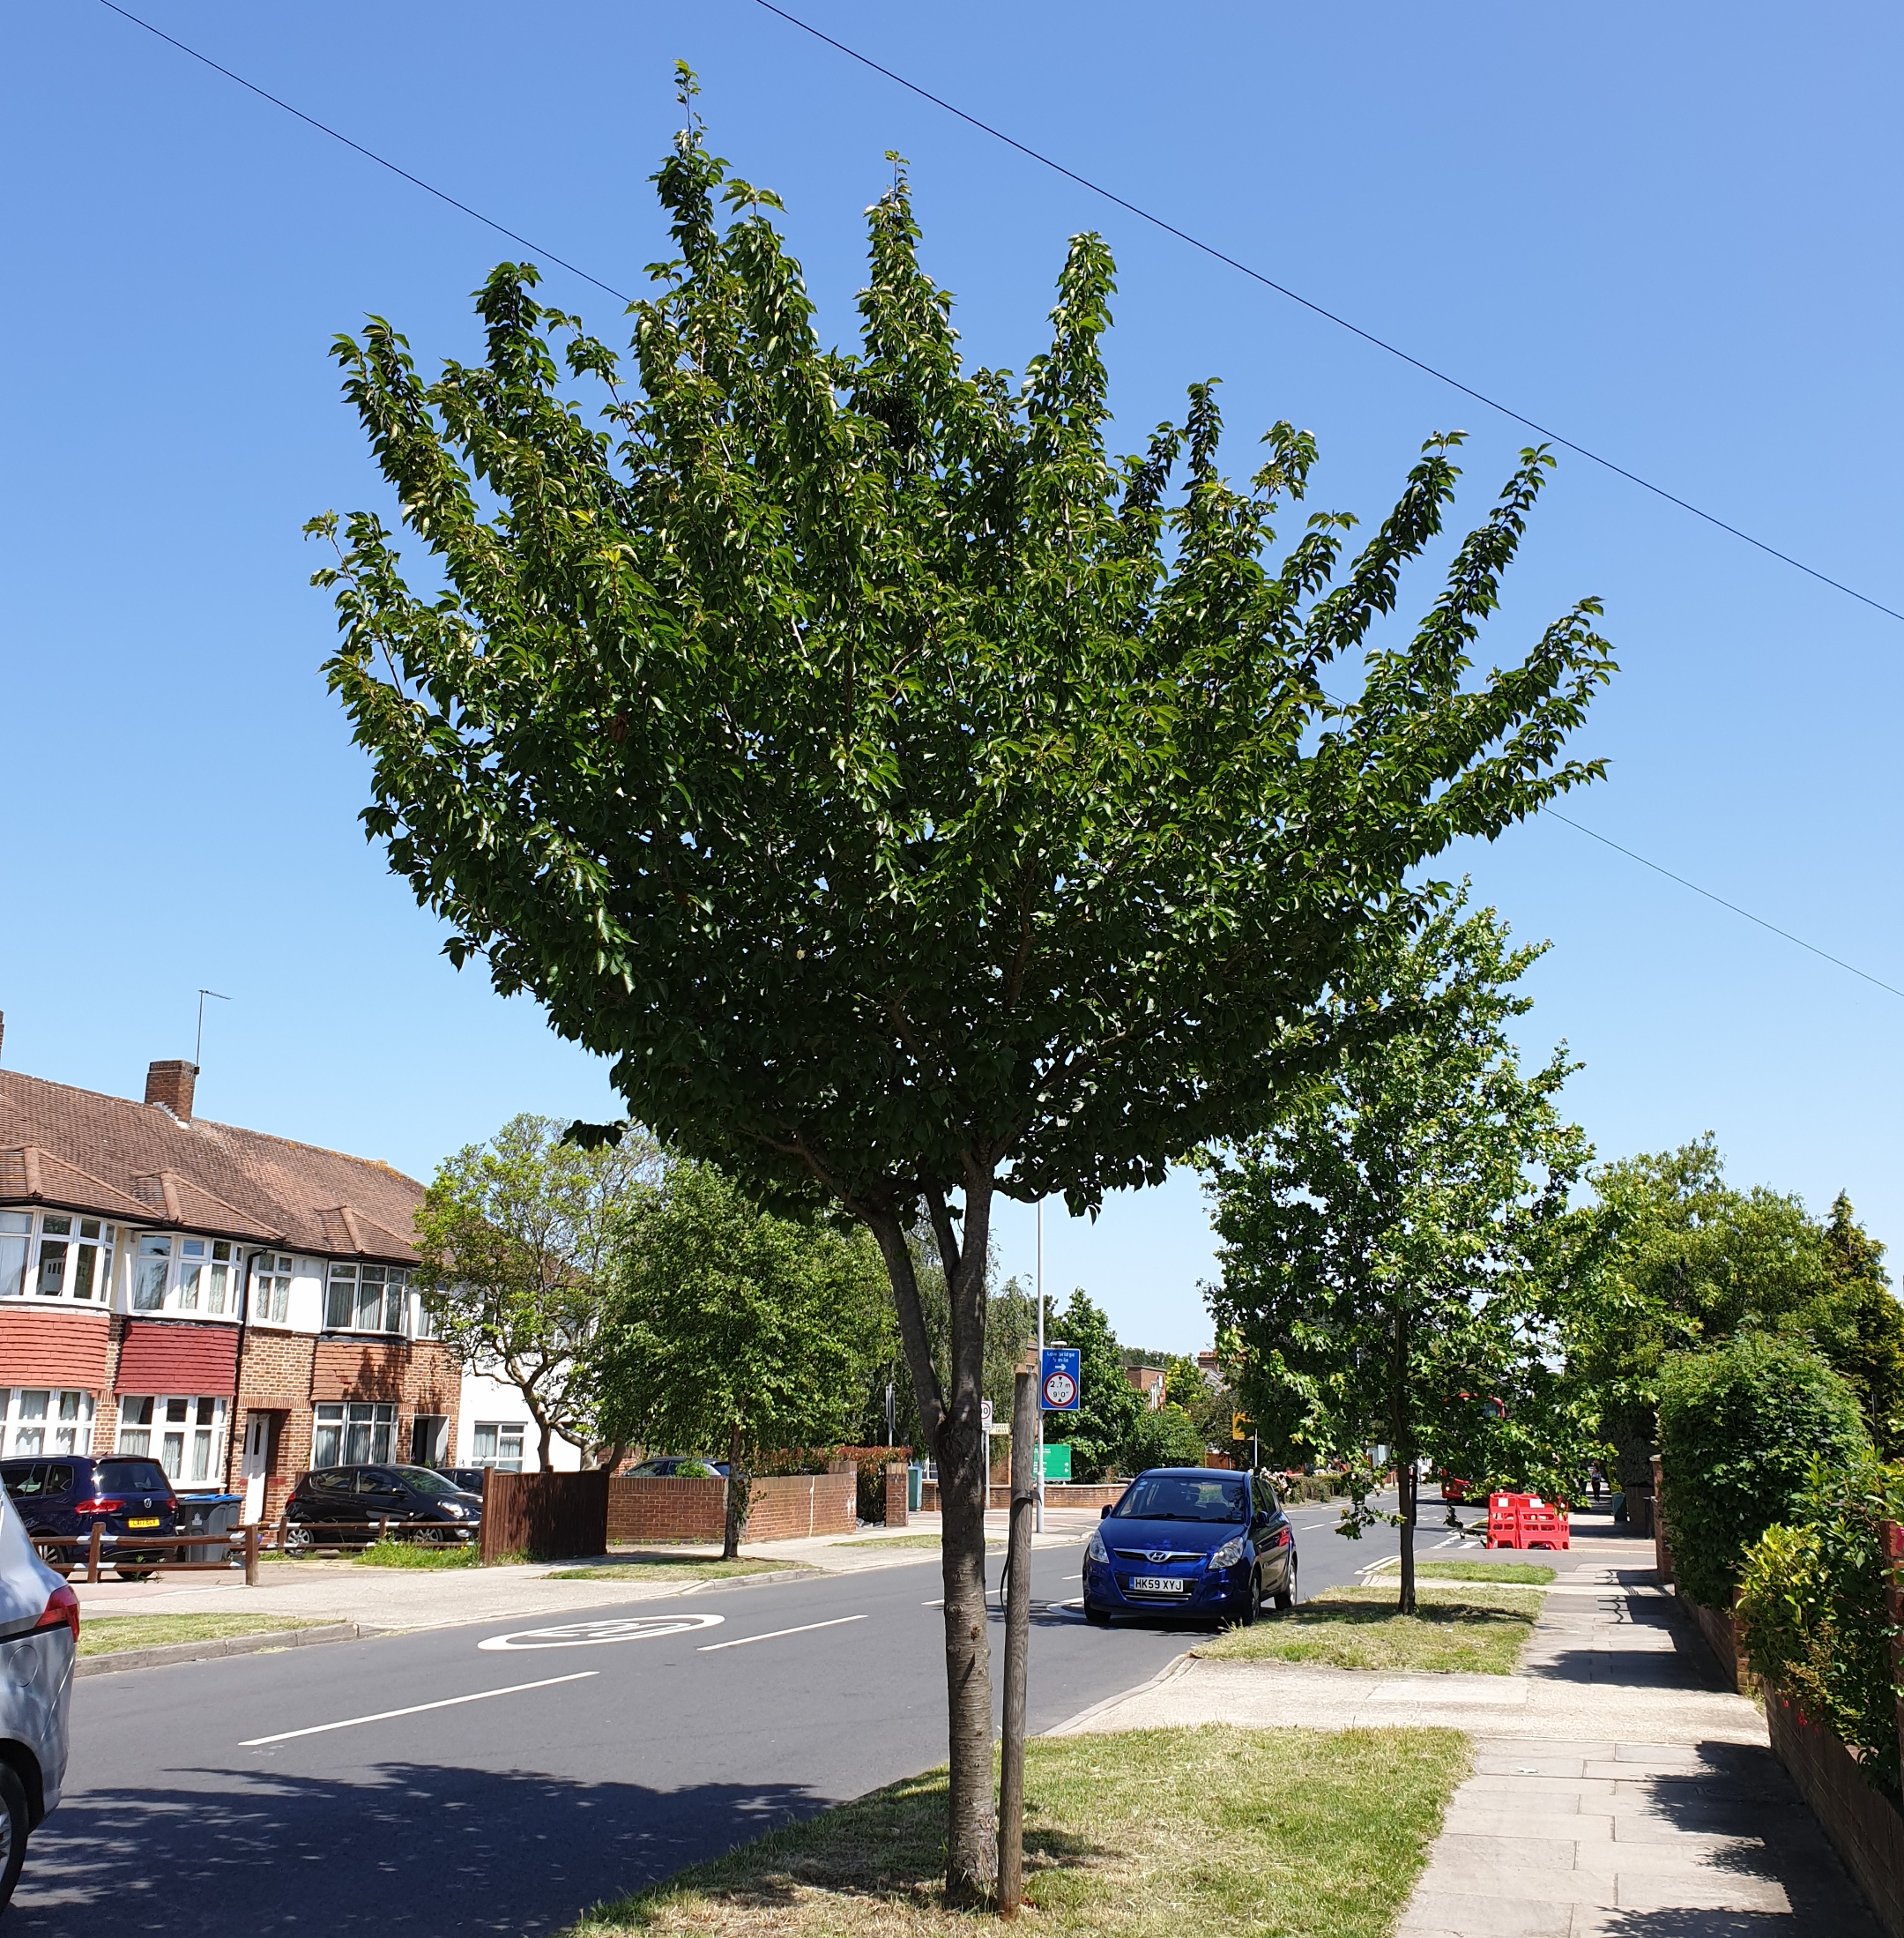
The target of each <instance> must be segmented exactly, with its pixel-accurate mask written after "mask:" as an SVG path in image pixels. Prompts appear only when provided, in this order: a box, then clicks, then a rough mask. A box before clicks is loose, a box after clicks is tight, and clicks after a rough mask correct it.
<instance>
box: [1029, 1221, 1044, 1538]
mask: <svg viewBox="0 0 1904 1938" xmlns="http://www.w3.org/2000/svg"><path fill="white" fill-rule="evenodd" d="M1035 1282H1036V1285H1037V1287H1038V1378H1039V1380H1040V1381H1041V1382H1042V1381H1043V1379H1044V1377H1045V1200H1044V1199H1043V1198H1040V1199H1039V1200H1038V1273H1037V1278H1036V1281H1035ZM1032 1524H1033V1526H1034V1527H1036V1528H1037V1530H1038V1532H1039V1533H1040V1534H1042V1533H1043V1532H1045V1396H1044V1394H1043V1393H1042V1392H1040V1393H1039V1394H1038V1507H1037V1509H1036V1510H1035V1513H1034V1516H1033V1520H1032Z"/></svg>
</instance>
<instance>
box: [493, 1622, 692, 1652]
mask: <svg viewBox="0 0 1904 1938" xmlns="http://www.w3.org/2000/svg"><path fill="white" fill-rule="evenodd" d="M726 1619H727V1618H726V1617H725V1615H635V1616H631V1617H628V1619H626V1620H624V1621H565V1622H563V1623H562V1624H561V1625H560V1626H559V1627H557V1628H553V1629H518V1630H517V1633H516V1634H514V1635H512V1636H486V1637H485V1638H484V1639H483V1640H482V1641H480V1642H479V1643H478V1644H476V1646H477V1647H478V1648H479V1649H592V1648H595V1647H597V1646H598V1645H599V1644H602V1643H605V1642H647V1641H650V1640H651V1639H652V1638H654V1637H656V1636H682V1635H688V1634H689V1633H691V1632H692V1631H693V1630H694V1629H713V1628H718V1626H719V1625H720V1624H721V1623H722V1622H723V1621H725V1620H726Z"/></svg>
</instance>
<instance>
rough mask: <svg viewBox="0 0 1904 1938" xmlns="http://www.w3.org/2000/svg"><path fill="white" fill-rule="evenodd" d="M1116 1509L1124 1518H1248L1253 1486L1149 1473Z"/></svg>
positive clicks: (1239, 1481) (1158, 1519)
mask: <svg viewBox="0 0 1904 1938" xmlns="http://www.w3.org/2000/svg"><path fill="white" fill-rule="evenodd" d="M1112 1514H1113V1515H1114V1516H1115V1517H1116V1518H1117V1519H1119V1520H1120V1521H1246V1520H1248V1519H1249V1487H1248V1484H1247V1482H1246V1481H1242V1480H1198V1479H1195V1478H1194V1477H1193V1476H1191V1475H1189V1474H1186V1473H1157V1474H1145V1475H1142V1476H1141V1477H1140V1478H1139V1479H1137V1480H1133V1481H1132V1482H1131V1484H1130V1487H1129V1488H1128V1490H1127V1492H1126V1494H1125V1495H1124V1498H1123V1499H1122V1500H1121V1501H1119V1502H1118V1504H1117V1506H1116V1507H1115V1508H1114V1509H1112Z"/></svg>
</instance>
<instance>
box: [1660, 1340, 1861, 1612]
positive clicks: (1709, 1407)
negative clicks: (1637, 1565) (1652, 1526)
mask: <svg viewBox="0 0 1904 1938" xmlns="http://www.w3.org/2000/svg"><path fill="white" fill-rule="evenodd" d="M1659 1424H1660V1452H1661V1456H1662V1472H1663V1473H1664V1476H1665V1481H1666V1524H1667V1529H1668V1532H1669V1533H1670V1537H1671V1539H1672V1551H1673V1565H1674V1567H1675V1569H1677V1572H1678V1576H1679V1585H1680V1588H1681V1590H1682V1591H1683V1592H1685V1594H1687V1595H1689V1596H1690V1597H1691V1598H1692V1599H1693V1600H1694V1601H1697V1602H1701V1603H1703V1604H1704V1605H1705V1606H1707V1607H1708V1608H1729V1607H1730V1606H1731V1605H1732V1589H1733V1585H1734V1583H1735V1582H1736V1580H1737V1576H1738V1570H1739V1566H1740V1563H1741V1562H1743V1561H1744V1556H1745V1551H1746V1550H1747V1549H1748V1548H1750V1547H1752V1545H1753V1544H1754V1543H1755V1542H1756V1541H1757V1540H1758V1539H1759V1537H1760V1536H1761V1535H1762V1534H1763V1533H1764V1532H1765V1531H1766V1529H1767V1528H1768V1527H1770V1526H1771V1525H1772V1524H1773V1523H1774V1522H1775V1521H1784V1520H1787V1519H1789V1515H1790V1510H1791V1507H1792V1503H1793V1502H1795V1501H1796V1499H1797V1497H1798V1495H1799V1493H1800V1491H1801V1490H1802V1489H1803V1487H1804V1485H1805V1483H1806V1479H1807V1476H1808V1474H1809V1472H1810V1470H1811V1463H1812V1462H1813V1460H1814V1459H1822V1460H1824V1461H1826V1463H1827V1464H1832V1465H1842V1464H1844V1463H1845V1462H1847V1461H1848V1460H1850V1459H1852V1458H1854V1457H1857V1456H1860V1455H1863V1454H1864V1453H1867V1452H1868V1451H1869V1447H1870V1442H1868V1441H1867V1440H1866V1438H1865V1435H1864V1427H1863V1420H1862V1418H1861V1416H1860V1414H1859V1413H1858V1405H1857V1399H1856V1396H1855V1395H1854V1394H1853V1392H1852V1390H1851V1389H1850V1388H1849V1387H1848V1385H1846V1383H1844V1381H1843V1380H1841V1379H1840V1378H1839V1376H1838V1375H1837V1374H1835V1373H1833V1371H1832V1369H1831V1368H1830V1367H1828V1366H1827V1365H1826V1363H1825V1361H1824V1360H1821V1359H1820V1358H1818V1355H1817V1354H1816V1353H1813V1352H1811V1350H1810V1349H1809V1348H1808V1347H1806V1346H1804V1345H1801V1344H1800V1343H1798V1342H1797V1341H1795V1340H1790V1339H1779V1338H1770V1337H1768V1336H1766V1334H1763V1333H1756V1332H1741V1333H1737V1334H1736V1335H1735V1336H1734V1337H1733V1338H1730V1339H1729V1340H1728V1341H1727V1342H1726V1343H1725V1345H1722V1346H1720V1347H1719V1348H1717V1349H1716V1350H1715V1351H1714V1352H1710V1353H1675V1354H1674V1355H1673V1356H1672V1357H1671V1358H1670V1359H1669V1360H1667V1361H1666V1364H1665V1366H1664V1367H1663V1368H1662V1371H1661V1375H1660V1386H1659Z"/></svg>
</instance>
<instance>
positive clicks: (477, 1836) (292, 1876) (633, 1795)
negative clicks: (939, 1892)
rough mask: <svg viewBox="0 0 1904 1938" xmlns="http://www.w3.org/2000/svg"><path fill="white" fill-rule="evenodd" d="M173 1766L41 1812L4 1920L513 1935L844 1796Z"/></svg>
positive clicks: (15, 1928)
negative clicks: (162, 1776) (156, 1778)
mask: <svg viewBox="0 0 1904 1938" xmlns="http://www.w3.org/2000/svg"><path fill="white" fill-rule="evenodd" d="M633 1754H636V1755H638V1751H636V1752H634V1753H633ZM167 1774H168V1775H169V1776H171V1777H173V1778H175V1779H182V1781H180V1782H178V1783H177V1785H176V1786H175V1787H167V1785H166V1784H165V1783H163V1782H154V1783H152V1785H149V1786H142V1787H140V1788H139V1789H137V1790H119V1791H109V1790H108V1791H93V1792H89V1793H87V1794H86V1795H85V1796H84V1797H80V1798H76V1799H74V1800H70V1801H68V1802H67V1803H65V1804H63V1806H62V1807H61V1808H60V1809H59V1811H58V1812H57V1814H56V1815H54V1816H52V1817H49V1818H48V1820H47V1822H46V1824H45V1825H44V1827H43V1828H42V1829H41V1830H40V1831H38V1832H37V1833H36V1834H35V1835H34V1837H33V1840H32V1843H31V1845H29V1847H28V1851H27V1856H26V1872H25V1875H23V1876H22V1878H21V1881H20V1888H19V1895H18V1896H17V1897H16V1898H15V1899H14V1903H13V1905H12V1908H11V1911H10V1912H7V1913H6V1914H5V1916H4V1919H0V1932H4V1933H6V1934H9V1938H26V1934H29V1933H30V1934H36V1938H37V1934H47V1938H107V1934H113V1938H124V1934H130V1933H134V1932H143V1931H148V1930H150V1931H159V1930H165V1931H180V1930H183V1931H190V1932H192V1933H194V1934H205V1938H222V1934H227V1933H229V1934H239V1933H243V1934H248V1938H260V1934H274V1933H289V1932H293V1931H296V1932H300V1933H303V1932H309V1931H310V1930H312V1929H315V1928H322V1929H323V1930H324V1931H325V1932H326V1933H327V1934H328V1933H334V1932H338V1931H343V1932H355V1931H363V1932H369V1931H372V1930H376V1931H378V1932H392V1933H399V1934H416V1938H426V1934H428V1938H435V1934H445V1938H448V1934H454V1933H466V1932H494V1933H507V1934H511V1938H513V1934H523V1933H535V1932H546V1931H553V1930H557V1929H559V1928H560V1927H562V1926H563V1925H565V1924H567V1923H569V1921H570V1920H571V1919H574V1918H575V1917H576V1914H577V1913H578V1912H582V1911H583V1910H584V1909H586V1908H587V1907H588V1906H589V1905H591V1904H596V1903H598V1902H599V1901H600V1900H601V1899H604V1898H608V1897H618V1896H620V1895H621V1894H622V1893H623V1892H626V1891H628V1890H634V1889H636V1888H637V1887H638V1886H641V1885H643V1884H648V1883H652V1882H654V1881H655V1880H657V1879H658V1878H661V1877H665V1876H666V1875H669V1874H670V1873H672V1872H673V1871H677V1870H679V1869H680V1868H681V1867H682V1866H683V1865H686V1864H692V1863H695V1862H698V1861H699V1860H702V1859H704V1858H709V1857H713V1856H716V1855H718V1854H719V1853H720V1852H723V1851H725V1850H728V1849H730V1848H732V1847H733V1845H737V1844H740V1843H743V1842H745V1841H746V1840H747V1838H749V1837H756V1836H758V1835H759V1834H760V1833H761V1832H762V1831H763V1830H771V1829H773V1828H774V1827H775V1826H777V1825H779V1824H783V1823H788V1822H793V1821H795V1820H797V1819H800V1818H803V1817H809V1816H812V1815H814V1813H815V1812H817V1811H819V1810H822V1809H824V1808H826V1807H827V1806H828V1805H829V1804H830V1803H832V1802H834V1801H836V1799H833V1798H830V1797H824V1796H821V1795H819V1794H817V1793H814V1792H813V1791H811V1790H808V1789H806V1788H804V1787H800V1786H796V1785H772V1784H766V1785H737V1784H701V1785H688V1786H687V1787H685V1788H682V1789H678V1790H655V1789H650V1788H648V1787H646V1786H644V1785H640V1784H635V1783H601V1784H587V1783H577V1782H574V1781H570V1780H568V1779H564V1778H556V1777H549V1776H545V1775H541V1774H539V1773H538V1772H536V1771H534V1770H517V1771H513V1772H507V1773H491V1772H485V1771H480V1770H457V1769H450V1768H443V1767H440V1766H438V1765H435V1764H428V1763H401V1762H380V1763H372V1764H367V1765H365V1766H363V1767H361V1769H358V1770H353V1771H352V1772H351V1773H350V1775H349V1777H348V1778H335V1779H326V1778H310V1777H303V1776H294V1775H289V1774H286V1773H283V1772H279V1771H276V1770H271V1769H270V1768H269V1767H268V1766H267V1767H264V1768H254V1769H226V1770H220V1769H201V1770H176V1771H172V1772H167ZM320 1894H321V1895H320Z"/></svg>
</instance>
